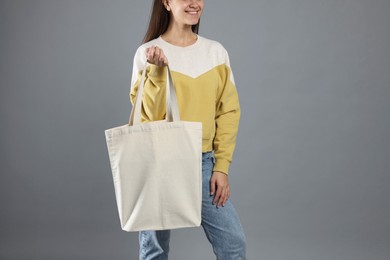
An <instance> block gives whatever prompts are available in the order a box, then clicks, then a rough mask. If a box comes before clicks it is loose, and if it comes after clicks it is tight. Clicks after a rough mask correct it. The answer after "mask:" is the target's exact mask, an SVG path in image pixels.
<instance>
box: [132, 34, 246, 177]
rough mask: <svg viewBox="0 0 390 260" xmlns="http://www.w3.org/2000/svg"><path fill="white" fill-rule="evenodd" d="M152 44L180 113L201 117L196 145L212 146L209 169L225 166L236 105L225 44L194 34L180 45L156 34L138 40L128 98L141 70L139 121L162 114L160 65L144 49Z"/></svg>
mask: <svg viewBox="0 0 390 260" xmlns="http://www.w3.org/2000/svg"><path fill="white" fill-rule="evenodd" d="M150 46H158V47H160V48H161V49H162V50H163V51H164V54H165V56H166V57H167V59H168V65H169V68H170V70H171V74H172V79H173V82H174V85H175V90H176V95H177V103H178V106H179V112H180V118H181V120H183V121H195V122H202V129H203V133H202V134H203V135H202V151H203V152H208V151H212V150H214V155H215V165H214V168H213V171H220V172H223V173H225V174H228V172H229V166H230V164H231V162H232V157H233V152H234V148H235V145H236V137H237V131H238V125H239V120H240V105H239V99H238V94H237V90H236V87H235V83H234V78H233V74H232V71H231V68H230V62H229V56H228V53H227V51H226V49H225V48H224V47H223V46H222V45H221V44H220V43H218V42H216V41H213V40H209V39H207V38H205V37H201V36H199V35H198V38H197V40H196V42H195V43H194V44H192V45H189V46H186V47H180V46H176V45H172V44H170V43H168V42H166V41H165V40H163V39H162V38H161V36H160V37H158V38H156V39H154V40H152V41H149V42H147V43H144V44H142V45H141V46H140V47H139V48H138V49H137V51H136V54H135V56H134V63H133V74H132V79H131V89H130V101H131V103H132V105H134V101H135V96H136V94H137V91H138V87H139V83H140V79H141V74H142V70H143V69H144V67H145V65H146V79H145V85H144V93H143V99H142V110H141V122H148V121H156V120H163V119H164V118H165V113H166V103H165V93H166V92H165V89H166V73H167V68H166V67H159V66H156V65H153V64H149V63H147V61H146V55H145V50H146V48H148V47H150Z"/></svg>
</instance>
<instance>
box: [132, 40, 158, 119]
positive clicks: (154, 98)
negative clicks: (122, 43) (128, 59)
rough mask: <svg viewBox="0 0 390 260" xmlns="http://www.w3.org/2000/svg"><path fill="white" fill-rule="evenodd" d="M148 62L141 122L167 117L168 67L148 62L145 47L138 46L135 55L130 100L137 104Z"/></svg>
mask: <svg viewBox="0 0 390 260" xmlns="http://www.w3.org/2000/svg"><path fill="white" fill-rule="evenodd" d="M145 64H146V76H145V85H144V91H143V96H142V107H141V122H147V121H156V120H162V119H164V118H165V111H166V104H165V103H166V100H165V87H166V67H159V66H156V65H153V64H149V63H147V62H146V57H145V48H143V47H142V46H141V47H139V48H138V50H137V51H136V54H135V55H134V61H133V73H132V78H131V88H130V94H129V96H130V102H131V104H132V106H134V104H135V98H136V95H137V92H138V88H139V85H140V81H141V76H142V70H143V69H144V66H145Z"/></svg>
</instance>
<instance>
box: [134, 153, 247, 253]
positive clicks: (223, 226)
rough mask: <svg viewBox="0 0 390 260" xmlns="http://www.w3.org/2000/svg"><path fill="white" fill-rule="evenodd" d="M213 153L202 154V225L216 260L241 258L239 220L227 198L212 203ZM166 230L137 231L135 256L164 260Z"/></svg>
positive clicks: (242, 239) (242, 237)
mask: <svg viewBox="0 0 390 260" xmlns="http://www.w3.org/2000/svg"><path fill="white" fill-rule="evenodd" d="M213 166H214V153H213V152H207V153H203V154H202V180H203V181H202V182H203V183H202V185H203V187H202V189H203V191H202V196H203V198H202V223H201V224H202V227H203V229H204V231H205V233H206V237H207V239H208V240H209V241H210V243H211V245H212V247H213V251H214V253H215V255H216V256H217V259H218V260H230V259H231V260H245V259H246V239H245V235H244V231H243V229H242V226H241V223H240V219H239V218H238V215H237V212H236V210H235V209H234V207H233V204H232V203H231V201H230V199H229V200H227V202H226V204H225V206H224V207H219V208H217V207H216V205H212V201H213V198H214V196H210V179H211V175H212V171H213ZM170 234H171V233H170V230H162V231H141V232H139V245H140V252H139V259H140V260H152V259H153V260H166V259H168V253H169V239H170Z"/></svg>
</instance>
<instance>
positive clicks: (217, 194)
mask: <svg viewBox="0 0 390 260" xmlns="http://www.w3.org/2000/svg"><path fill="white" fill-rule="evenodd" d="M221 194H222V187H220V186H218V187H217V192H216V193H215V196H214V200H213V205H214V204H215V203H217V201H218V200H219V198H220V197H221Z"/></svg>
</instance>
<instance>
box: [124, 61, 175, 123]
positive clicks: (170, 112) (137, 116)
mask: <svg viewBox="0 0 390 260" xmlns="http://www.w3.org/2000/svg"><path fill="white" fill-rule="evenodd" d="M146 67H147V64H146V65H145V67H144V69H143V71H142V76H141V81H140V85H139V88H138V92H137V95H136V97H135V105H134V106H133V108H132V109H131V113H130V119H129V125H130V126H133V125H139V124H141V105H142V95H143V91H144V85H145V77H146ZM166 110H167V111H166V117H165V121H167V122H176V121H180V114H179V108H178V105H177V97H176V91H175V87H174V85H173V80H172V75H171V70H170V68H169V66H167V85H166Z"/></svg>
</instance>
